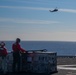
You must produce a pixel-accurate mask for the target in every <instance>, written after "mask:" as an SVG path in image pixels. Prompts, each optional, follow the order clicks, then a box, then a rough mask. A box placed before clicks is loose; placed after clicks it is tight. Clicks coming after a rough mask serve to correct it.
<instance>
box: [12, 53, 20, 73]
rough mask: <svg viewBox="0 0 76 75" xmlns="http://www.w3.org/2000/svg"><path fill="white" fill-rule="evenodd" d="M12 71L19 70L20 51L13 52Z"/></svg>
mask: <svg viewBox="0 0 76 75" xmlns="http://www.w3.org/2000/svg"><path fill="white" fill-rule="evenodd" d="M12 69H13V72H16V71H17V72H19V71H20V53H19V52H13V65H12Z"/></svg>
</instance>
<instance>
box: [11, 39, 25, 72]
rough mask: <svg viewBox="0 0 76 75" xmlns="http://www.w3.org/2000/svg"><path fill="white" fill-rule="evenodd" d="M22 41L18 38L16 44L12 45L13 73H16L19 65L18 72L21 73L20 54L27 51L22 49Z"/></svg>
mask: <svg viewBox="0 0 76 75" xmlns="http://www.w3.org/2000/svg"><path fill="white" fill-rule="evenodd" d="M20 41H21V40H20V39H19V38H17V39H16V42H15V43H14V44H13V45H12V49H13V67H12V70H13V72H15V71H16V65H17V71H18V72H19V71H20V52H25V53H26V50H24V49H23V48H21V46H20V44H19V43H20Z"/></svg>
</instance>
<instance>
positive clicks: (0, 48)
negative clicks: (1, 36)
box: [0, 42, 8, 59]
mask: <svg viewBox="0 0 76 75" xmlns="http://www.w3.org/2000/svg"><path fill="white" fill-rule="evenodd" d="M7 54H8V53H7V49H6V48H5V43H4V42H1V43H0V56H1V57H2V59H4V57H6V55H7Z"/></svg>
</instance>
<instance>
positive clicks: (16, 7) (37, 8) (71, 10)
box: [0, 6, 76, 13]
mask: <svg viewBox="0 0 76 75" xmlns="http://www.w3.org/2000/svg"><path fill="white" fill-rule="evenodd" d="M0 8H13V9H28V10H42V11H43V10H44V11H49V10H53V8H42V7H20V6H0ZM58 10H59V11H60V12H68V13H76V10H75V9H58Z"/></svg>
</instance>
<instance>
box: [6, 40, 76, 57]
mask: <svg viewBox="0 0 76 75" xmlns="http://www.w3.org/2000/svg"><path fill="white" fill-rule="evenodd" d="M5 43H6V48H7V50H8V51H12V44H13V43H14V41H5ZM20 44H21V47H22V48H24V49H25V50H41V49H47V51H49V52H57V55H66V56H67V55H70V56H72V55H73V56H75V55H76V42H63V41H21V43H20Z"/></svg>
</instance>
